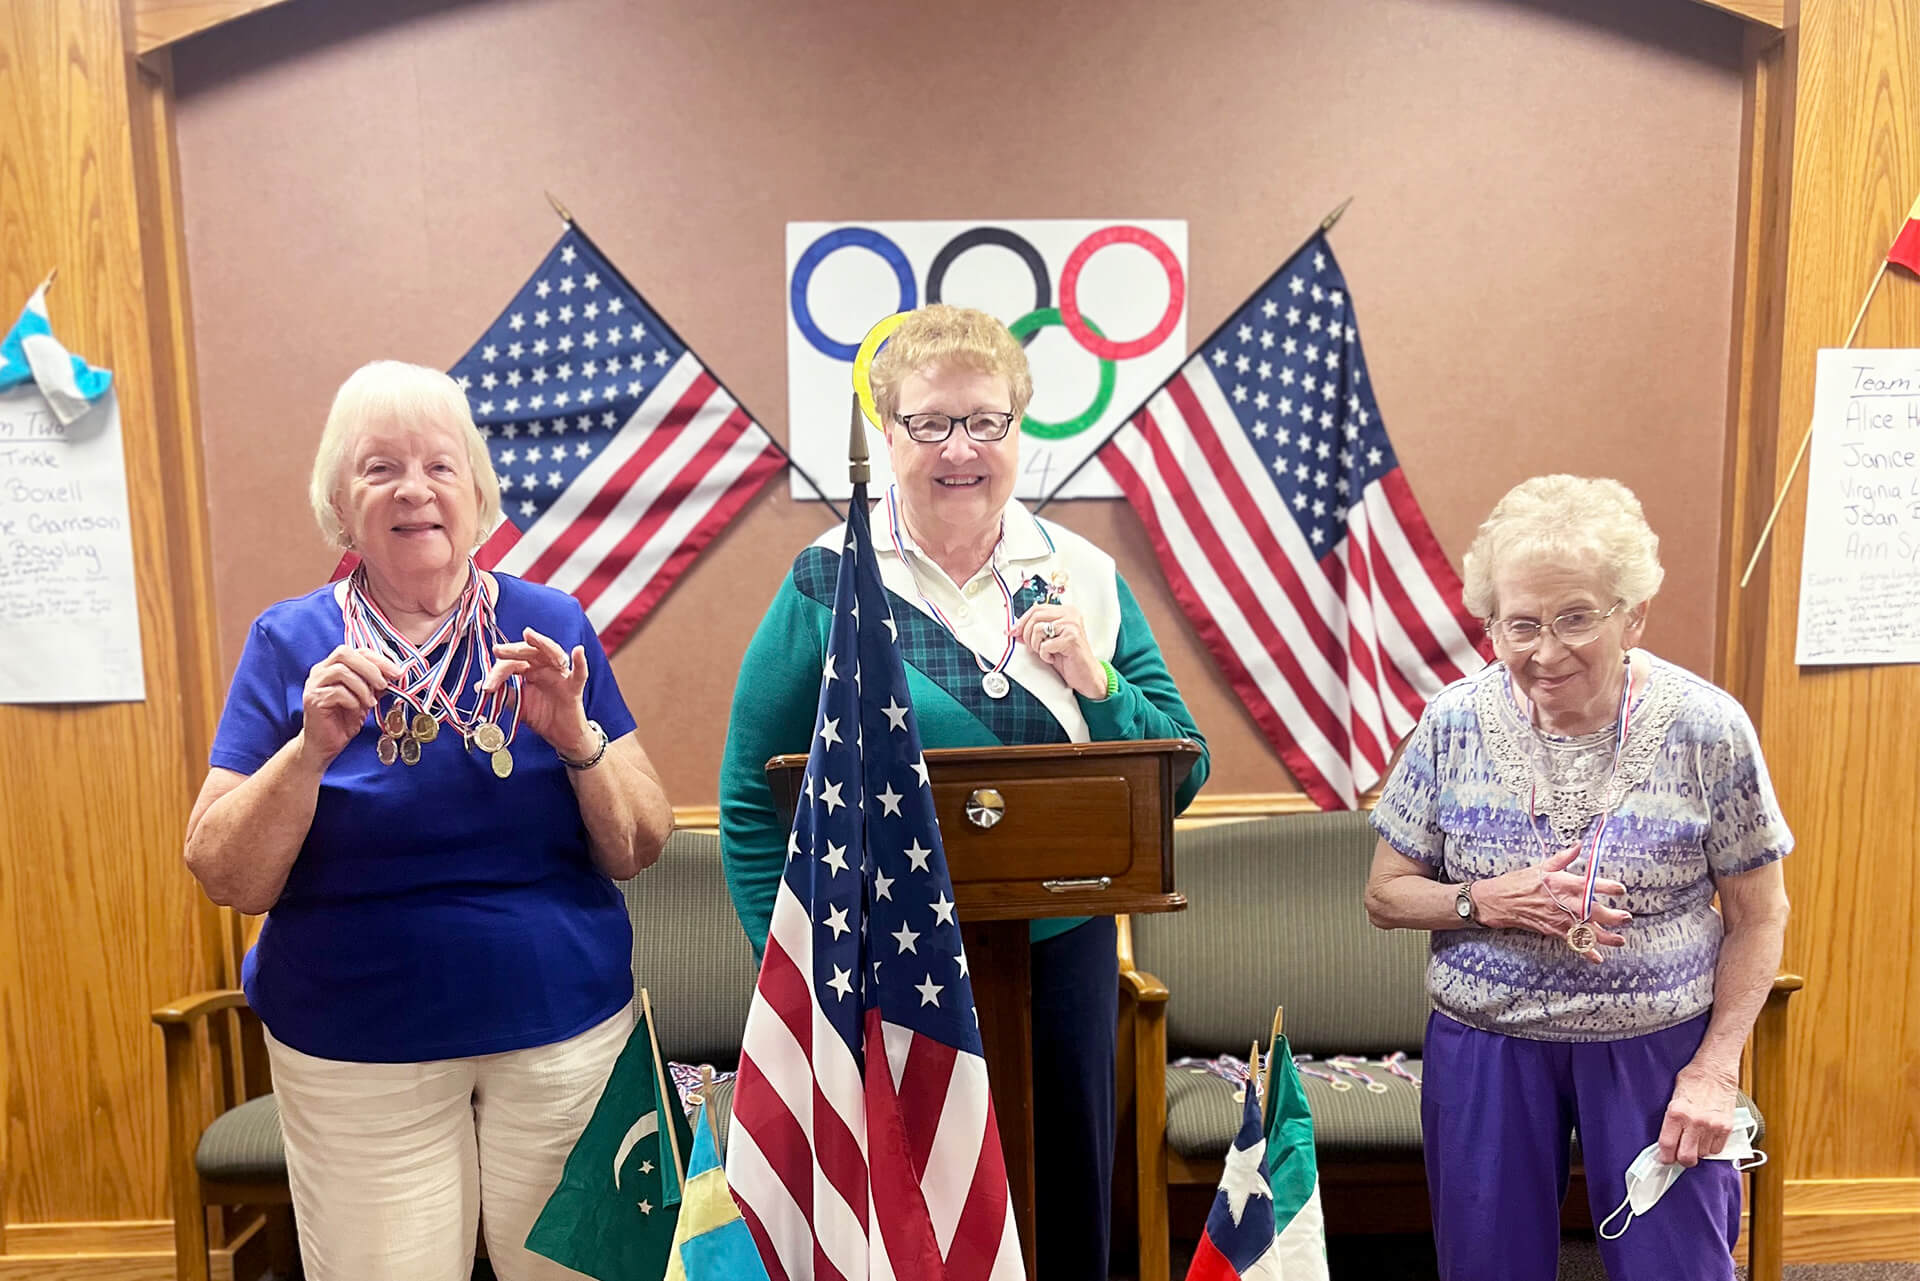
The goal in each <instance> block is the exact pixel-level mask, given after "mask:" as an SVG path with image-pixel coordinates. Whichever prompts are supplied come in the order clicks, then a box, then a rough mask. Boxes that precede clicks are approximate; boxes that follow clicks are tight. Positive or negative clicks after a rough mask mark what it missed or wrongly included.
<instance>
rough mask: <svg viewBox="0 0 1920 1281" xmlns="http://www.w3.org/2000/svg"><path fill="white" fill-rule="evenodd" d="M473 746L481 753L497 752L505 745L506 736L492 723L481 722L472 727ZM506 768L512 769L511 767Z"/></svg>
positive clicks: (502, 775)
mask: <svg viewBox="0 0 1920 1281" xmlns="http://www.w3.org/2000/svg"><path fill="white" fill-rule="evenodd" d="M473 744H474V746H475V747H478V748H479V749H480V750H481V751H483V752H498V751H500V750H501V749H502V748H504V747H505V746H506V745H507V736H506V735H505V734H503V733H501V732H500V727H499V726H498V725H495V724H494V723H493V722H492V721H482V722H480V724H479V725H477V726H475V727H474V731H473ZM496 768H497V767H496ZM507 768H508V769H512V768H513V766H511V765H509V766H507ZM500 777H501V778H505V777H506V775H505V774H501V775H500Z"/></svg>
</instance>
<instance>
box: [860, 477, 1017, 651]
mask: <svg viewBox="0 0 1920 1281" xmlns="http://www.w3.org/2000/svg"><path fill="white" fill-rule="evenodd" d="M1000 527H1001V535H1000V541H999V542H996V543H995V544H994V545H993V554H992V555H991V556H989V557H987V568H988V569H990V570H992V571H993V581H994V582H995V583H996V584H998V586H999V588H1000V596H1001V599H1002V600H1004V601H1005V602H1006V607H1007V631H1008V633H1009V635H1008V636H1007V649H1006V652H1005V653H1004V654H1002V655H1000V661H999V662H997V663H995V664H993V665H992V666H991V667H989V666H988V665H987V660H986V659H985V658H983V657H981V656H980V654H979V652H978V651H976V650H975V649H974V648H973V646H971V645H968V644H967V642H966V641H965V640H963V639H962V638H961V636H960V633H959V631H958V630H957V629H955V627H954V625H953V624H952V623H950V622H948V621H947V616H946V615H945V614H943V613H941V612H940V607H939V606H938V605H936V604H934V603H933V602H932V601H931V600H929V599H927V594H926V593H925V592H920V576H919V575H918V574H916V573H915V572H914V569H913V562H912V561H910V560H908V559H907V543H906V539H905V538H904V537H902V535H901V532H900V530H901V522H900V497H899V486H898V485H888V486H887V533H888V534H889V535H890V536H891V537H892V538H893V549H894V550H895V551H896V552H899V553H900V563H901V564H902V565H905V566H906V568H907V574H908V576H909V577H911V578H912V579H913V587H914V590H915V591H916V592H920V603H921V604H922V605H925V606H926V607H927V612H928V613H929V614H932V615H933V617H934V621H935V622H937V623H939V624H940V626H942V627H944V628H946V629H947V632H948V634H949V635H951V636H952V637H953V638H954V639H955V640H957V641H959V642H960V643H961V644H962V645H966V648H967V652H968V653H971V654H972V655H973V661H974V662H975V663H976V664H978V665H979V668H980V670H981V671H983V672H986V673H987V674H989V675H998V674H1000V673H1001V672H1003V671H1004V670H1005V669H1006V666H1007V664H1008V663H1010V662H1012V661H1013V654H1014V651H1015V650H1016V649H1018V648H1019V647H1020V640H1019V637H1017V636H1014V635H1012V634H1011V633H1012V631H1013V592H1012V591H1011V590H1009V589H1008V587H1007V580H1006V579H1004V578H1002V577H1001V576H1000V565H999V559H1000V548H1001V547H1002V545H1004V544H1005V542H1006V517H1004V516H1003V517H1001V518H1000Z"/></svg>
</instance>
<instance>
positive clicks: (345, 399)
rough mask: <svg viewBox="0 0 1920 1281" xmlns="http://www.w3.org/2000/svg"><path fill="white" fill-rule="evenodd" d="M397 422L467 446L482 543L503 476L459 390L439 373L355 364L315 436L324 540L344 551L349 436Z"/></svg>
mask: <svg viewBox="0 0 1920 1281" xmlns="http://www.w3.org/2000/svg"><path fill="white" fill-rule="evenodd" d="M374 420H380V421H383V422H389V423H397V424H399V425H401V426H403V427H405V428H407V429H408V430H409V431H417V430H419V429H420V428H422V427H425V426H428V425H433V426H438V427H451V428H453V429H454V430H455V431H457V432H458V433H459V434H460V436H461V438H462V439H463V441H464V442H465V444H466V447H467V466H468V469H469V470H471V471H472V472H473V492H474V497H475V499H476V500H477V503H478V507H479V523H478V525H477V526H476V531H477V532H476V535H475V536H476V537H477V538H479V539H481V540H483V541H484V540H485V539H486V537H487V535H488V534H490V533H492V532H493V527H494V526H495V525H498V524H499V523H500V478H499V477H498V476H496V475H495V474H494V471H493V459H492V458H491V457H490V456H489V455H488V453H487V442H486V441H484V440H482V439H481V438H480V429H479V428H477V427H475V426H474V425H473V411H472V410H471V409H470V408H469V407H468V405H467V394H466V393H465V392H463V391H461V390H460V384H459V383H456V382H455V381H453V379H451V378H449V377H448V376H447V375H446V374H443V373H441V372H440V371H439V370H438V369H429V368H427V367H426V366H425V365H409V364H407V363H406V362H405V361H402V360H376V361H372V362H370V363H368V364H365V365H362V366H360V368H358V369H356V370H354V371H353V372H352V373H351V374H349V375H347V380H346V381H345V382H343V383H341V384H340V390H339V391H337V392H335V393H334V394H333V408H332V409H329V410H328V411H327V425H326V427H325V428H324V429H323V430H322V431H321V432H320V448H319V449H318V450H317V451H315V453H314V456H313V477H312V479H311V480H310V481H309V482H308V484H307V497H308V499H309V501H311V502H312V504H313V518H314V520H315V521H317V522H319V525H320V533H321V536H322V537H324V538H325V539H326V540H327V541H328V542H329V543H331V544H333V545H334V546H335V547H340V548H345V547H346V546H347V531H346V527H345V526H344V525H342V524H341V523H340V497H341V489H342V487H343V485H344V483H345V480H346V474H345V473H346V468H347V463H348V461H349V460H350V459H351V457H352V453H353V441H354V437H356V436H357V435H359V433H360V429H361V428H363V427H365V426H366V425H367V424H368V423H369V422H372V421H374Z"/></svg>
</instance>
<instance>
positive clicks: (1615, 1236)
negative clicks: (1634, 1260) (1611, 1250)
mask: <svg viewBox="0 0 1920 1281" xmlns="http://www.w3.org/2000/svg"><path fill="white" fill-rule="evenodd" d="M1632 1205H1633V1194H1632V1193H1631V1192H1629V1193H1628V1194H1627V1195H1626V1197H1625V1198H1624V1199H1622V1200H1621V1202H1620V1204H1619V1205H1616V1206H1614V1207H1613V1214H1609V1215H1608V1216H1607V1217H1606V1218H1604V1219H1602V1220H1600V1222H1599V1224H1598V1225H1596V1226H1595V1227H1594V1229H1593V1234H1594V1235H1595V1236H1597V1237H1599V1238H1600V1239H1601V1240H1602V1241H1618V1240H1619V1239H1620V1238H1621V1237H1623V1236H1625V1235H1626V1234H1627V1229H1628V1228H1629V1227H1631V1226H1633V1219H1634V1214H1633V1211H1632V1209H1630V1208H1629V1207H1631V1206H1632ZM1622 1210H1626V1212H1627V1217H1626V1219H1625V1221H1623V1222H1622V1223H1621V1224H1620V1230H1619V1231H1618V1232H1608V1231H1607V1225H1608V1224H1609V1223H1612V1222H1613V1220H1614V1216H1615V1215H1618V1214H1619V1213H1620V1211H1622Z"/></svg>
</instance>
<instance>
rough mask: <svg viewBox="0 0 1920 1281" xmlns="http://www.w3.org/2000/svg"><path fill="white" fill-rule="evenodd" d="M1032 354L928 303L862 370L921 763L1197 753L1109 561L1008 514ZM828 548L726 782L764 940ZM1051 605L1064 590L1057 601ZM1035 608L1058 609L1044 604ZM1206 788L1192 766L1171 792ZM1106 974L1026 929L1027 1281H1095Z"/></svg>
mask: <svg viewBox="0 0 1920 1281" xmlns="http://www.w3.org/2000/svg"><path fill="white" fill-rule="evenodd" d="M1032 394H1033V380H1032V377H1031V375H1030V374H1029V373H1028V370H1027V358H1026V352H1025V351H1024V350H1023V349H1022V347H1021V346H1020V343H1019V341H1018V340H1017V339H1015V338H1014V337H1013V336H1012V335H1011V334H1010V333H1008V332H1007V329H1006V326H1004V325H1002V324H1001V323H1000V322H999V321H997V320H995V319H993V318H992V317H991V316H988V315H986V314H985V313H983V312H978V311H972V310H967V309H963V308H958V307H950V306H944V305H940V304H932V305H929V306H926V307H922V308H921V309H919V310H918V311H916V312H913V313H912V314H911V315H910V316H908V318H907V319H906V320H905V321H904V322H903V323H902V324H901V325H900V327H899V328H898V329H896V330H895V331H894V333H893V336H892V337H891V339H890V340H889V341H888V342H887V344H886V346H884V347H883V348H881V350H880V353H879V356H878V357H877V358H876V359H875V361H874V364H873V396H874V401H875V403H876V406H877V408H878V410H879V415H880V418H881V421H882V423H883V424H884V430H885V432H886V437H887V445H888V458H889V460H890V462H891V464H892V468H893V475H894V484H893V486H892V487H891V488H890V489H889V491H888V493H887V495H886V497H885V498H884V500H882V501H881V502H880V503H879V504H878V505H877V506H876V507H875V510H874V520H873V525H874V544H875V550H876V552H877V553H878V556H879V559H880V577H881V580H882V582H883V583H884V584H885V585H886V588H887V591H888V593H889V595H890V596H891V597H892V603H893V616H894V618H895V619H896V620H897V623H898V628H899V633H900V634H899V643H900V648H901V651H902V657H903V658H905V660H906V664H907V680H908V683H909V685H910V686H911V688H912V691H913V706H914V714H915V716H916V717H917V718H918V721H919V724H920V736H921V739H922V740H923V741H924V743H925V744H926V746H928V747H981V746H996V745H1000V744H1016V743H1066V742H1087V741H1090V740H1092V741H1106V740H1116V739H1145V738H1191V739H1195V740H1199V738H1200V734H1199V731H1198V730H1196V729H1195V728H1194V724H1193V718H1192V716H1190V715H1189V714H1188V712H1187V708H1186V705H1185V704H1184V703H1183V702H1182V701H1181V699H1180V691H1179V690H1178V689H1176V688H1174V684H1173V681H1172V679H1171V678H1170V677H1169V676H1168V675H1167V669H1166V665H1165V663H1164V662H1162V660H1161V657H1160V649H1159V646H1158V645H1156V644H1155V643H1154V639H1153V634H1152V632H1150V631H1149V630H1148V628H1147V622H1146V619H1145V618H1143V617H1142V616H1141V613H1140V607H1139V605H1137V604H1136V603H1135V601H1134V598H1133V593H1132V592H1131V591H1129V590H1128V589H1127V584H1126V582H1125V581H1124V580H1123V579H1121V578H1120V576H1119V574H1117V573H1116V572H1115V570H1114V564H1113V560H1112V558H1110V557H1109V556H1107V555H1106V554H1105V553H1104V552H1102V551H1101V550H1100V549H1099V548H1097V547H1095V546H1093V544H1091V543H1089V542H1087V541H1086V540H1085V539H1084V538H1081V537H1080V536H1078V535H1077V534H1074V533H1072V532H1071V531H1069V530H1066V529H1063V528H1061V527H1060V526H1058V525H1055V524H1053V523H1051V522H1048V521H1041V520H1038V519H1036V518H1035V517H1034V516H1033V515H1032V514H1030V513H1029V512H1028V511H1027V510H1026V508H1024V507H1022V506H1021V505H1020V504H1019V503H1018V502H1016V501H1014V498H1013V486H1014V477H1015V475H1016V473H1017V472H1018V470H1019V450H1020V434H1019V432H1020V417H1021V414H1022V413H1023V411H1024V410H1025V409H1026V406H1027V402H1028V400H1029V399H1031V397H1032ZM841 542H842V538H841V531H840V530H839V529H837V528H836V529H833V530H830V531H828V533H826V534H825V535H823V536H822V537H821V538H820V539H819V541H817V542H816V543H814V545H813V546H811V547H809V548H807V549H806V550H805V551H803V552H801V553H800V555H799V557H798V558H797V559H796V560H795V561H794V563H793V571H792V573H791V574H790V575H789V576H788V578H787V580H786V581H785V582H784V583H783V584H782V585H781V587H780V591H779V594H778V595H776V596H775V597H774V601H773V604H772V606H771V607H770V608H769V609H768V610H767V615H766V618H765V619H764V620H763V621H762V622H761V624H760V630H759V632H758V633H757V634H756V635H755V636H754V638H753V644H752V645H751V647H750V648H749V649H748V651H747V657H746V661H745V662H744V664H743V665H742V667H741V670H740V682H739V686H738V688H737V689H736V690H735V692H734V700H733V714H732V720H731V723H730V725H729V728H728V733H727V749H726V760H725V763H724V765H723V767H722V772H721V776H720V841H721V853H722V854H723V856H724V857H725V860H726V870H727V884H728V888H729V889H730V890H731V891H732V894H733V903H734V908H735V910H736V911H738V912H739V914H740V921H741V924H742V925H744V926H745V927H746V932H747V937H748V938H749V939H751V940H752V942H753V946H754V949H755V951H756V952H757V951H759V950H760V949H761V948H763V947H764V946H765V944H766V936H767V923H768V921H769V919H770V917H771V915H772V912H773V900H774V892H775V889H776V887H777V886H778V884H779V880H780V874H781V867H782V865H783V863H784V861H785V857H786V845H787V817H786V816H785V815H783V814H781V813H780V812H779V811H778V809H777V808H776V806H775V804H774V799H773V795H772V792H771V791H770V789H769V786H768V783H767V779H766V775H765V772H764V766H765V765H766V762H767V759H768V758H769V757H772V756H776V755H779V754H781V753H786V752H804V751H806V750H807V741H808V739H809V737H810V736H811V734H812V732H813V718H814V709H815V704H816V701H817V699H818V695H819V689H820V669H821V664H822V662H823V660H824V658H825V655H826V643H827V627H828V622H829V619H830V615H831V606H832V596H833V585H834V574H835V568H836V566H837V564H838V558H839V555H840V551H841ZM1062 587H1063V588H1064V590H1063V591H1062V590H1058V589H1060V588H1062ZM1049 595H1057V596H1058V597H1059V599H1058V601H1057V602H1052V603H1050V602H1049V601H1048V599H1047V598H1048V596H1049ZM1206 776H1207V759H1206V757H1205V756H1204V755H1202V757H1201V758H1200V760H1199V761H1198V762H1197V763H1196V764H1195V765H1194V767H1193V770H1192V772H1191V773H1190V774H1189V775H1188V777H1187V779H1186V781H1185V783H1184V784H1183V785H1182V786H1181V788H1180V792H1179V804H1180V806H1181V807H1182V808H1184V807H1185V806H1186V804H1187V803H1188V802H1189V801H1190V800H1192V799H1193V795H1194V793H1195V792H1197V791H1198V790H1199V789H1200V785H1201V783H1202V782H1204V781H1205V779H1206ZM1117 981H1118V980H1117V962H1116V959H1115V954H1114V925H1113V920H1112V918H1110V917H1099V918H1095V919H1094V920H1091V921H1088V920H1081V919H1073V920H1049V921H1037V922H1035V923H1034V925H1033V1039H1034V1045H1033V1072H1034V1082H1033V1085H1034V1096H1035V1097H1036V1098H1039V1099H1043V1100H1045V1103H1044V1106H1042V1107H1041V1108H1040V1109H1039V1111H1038V1115H1037V1117H1036V1135H1035V1138H1036V1160H1037V1162H1038V1169H1037V1171H1036V1176H1037V1183H1038V1195H1039V1203H1038V1205H1037V1206H1036V1218H1037V1234H1038V1241H1037V1242H1036V1251H1037V1254H1038V1263H1037V1266H1038V1269H1039V1275H1041V1276H1043V1277H1046V1278H1047V1279H1048V1281H1072V1279H1073V1278H1078V1277H1088V1278H1100V1279H1101V1281H1105V1277H1106V1275H1107V1225H1108V1218H1109V1191H1110V1184H1111V1181H1112V1171H1113V1127H1114V1099H1113V1090H1114V1084H1113V1068H1114V1030H1115V1029H1114V1023H1115V1016H1116V1010H1117V1008H1118V1005H1117V996H1116V992H1117V986H1116V985H1117Z"/></svg>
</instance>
